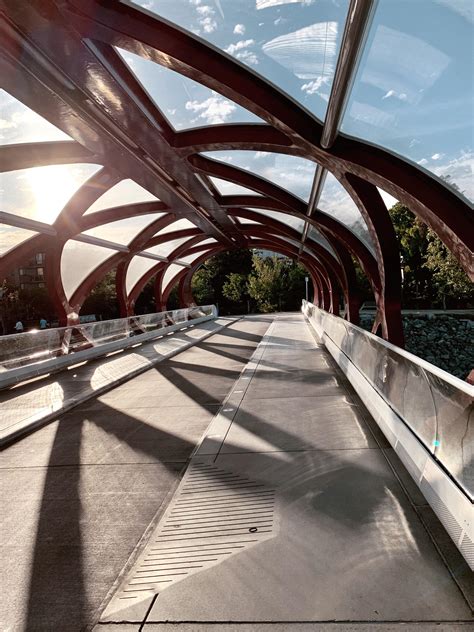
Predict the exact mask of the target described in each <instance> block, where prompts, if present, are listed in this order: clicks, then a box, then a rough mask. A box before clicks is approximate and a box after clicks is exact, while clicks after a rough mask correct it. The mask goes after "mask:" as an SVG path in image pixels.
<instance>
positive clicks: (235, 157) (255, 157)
mask: <svg viewBox="0 0 474 632" xmlns="http://www.w3.org/2000/svg"><path fill="white" fill-rule="evenodd" d="M204 156H207V157H208V158H212V159H214V160H219V161H220V162H225V163H228V164H230V165H232V166H233V167H238V168H239V169H245V171H250V172H251V173H254V174H256V175H258V176H260V177H261V178H265V179H266V180H269V181H270V182H271V183H272V184H275V185H277V186H279V187H282V188H283V189H287V190H288V191H290V192H291V193H293V194H294V195H297V196H298V197H300V198H302V199H303V200H305V201H308V199H309V194H310V193H311V185H312V184H313V178H314V172H315V170H316V166H315V164H314V162H312V161H311V160H306V159H305V158H299V157H297V156H288V155H286V154H277V153H274V152H269V151H246V150H236V151H208V152H206V153H204Z"/></svg>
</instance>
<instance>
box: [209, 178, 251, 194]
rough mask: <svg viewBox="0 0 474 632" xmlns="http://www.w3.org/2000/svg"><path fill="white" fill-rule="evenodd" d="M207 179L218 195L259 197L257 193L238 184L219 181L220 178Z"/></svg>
mask: <svg viewBox="0 0 474 632" xmlns="http://www.w3.org/2000/svg"><path fill="white" fill-rule="evenodd" d="M209 179H210V180H211V182H212V184H213V185H214V186H215V187H216V189H217V190H218V192H219V193H220V195H261V194H260V193H258V192H257V191H253V190H252V189H247V188H246V187H242V186H240V184H234V183H233V182H229V181H228V180H221V179H220V178H215V177H214V176H209Z"/></svg>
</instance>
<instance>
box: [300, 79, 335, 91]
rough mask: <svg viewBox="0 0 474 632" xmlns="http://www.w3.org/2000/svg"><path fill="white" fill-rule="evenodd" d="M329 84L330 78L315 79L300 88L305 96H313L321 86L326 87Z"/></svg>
mask: <svg viewBox="0 0 474 632" xmlns="http://www.w3.org/2000/svg"><path fill="white" fill-rule="evenodd" d="M329 82H330V77H316V79H314V81H309V82H308V83H304V84H303V85H302V86H301V90H303V92H306V94H315V93H318V94H319V91H320V90H321V88H322V87H323V86H328V85H329Z"/></svg>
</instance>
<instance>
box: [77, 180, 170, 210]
mask: <svg viewBox="0 0 474 632" xmlns="http://www.w3.org/2000/svg"><path fill="white" fill-rule="evenodd" d="M158 201H159V200H158V198H157V197H155V196H154V195H153V194H152V193H150V192H149V191H147V190H146V189H144V188H143V187H141V186H140V185H139V184H137V183H136V182H135V181H134V180H128V179H127V180H121V181H120V182H118V183H117V184H116V185H114V186H113V187H111V188H110V189H108V190H107V191H106V192H105V193H103V194H102V195H101V196H100V198H98V199H97V200H96V201H95V202H94V204H92V205H91V206H89V208H88V209H87V211H86V212H85V213H84V215H88V214H89V213H95V212H96V211H102V210H104V209H106V208H113V207H114V206H127V204H138V203H139V202H158Z"/></svg>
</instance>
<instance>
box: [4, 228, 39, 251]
mask: <svg viewBox="0 0 474 632" xmlns="http://www.w3.org/2000/svg"><path fill="white" fill-rule="evenodd" d="M37 234H38V233H35V232H34V231H32V230H26V228H17V227H16V226H9V225H7V224H0V256H3V255H4V254H6V253H7V252H8V251H9V250H10V249H11V248H14V247H15V246H19V245H20V244H21V243H22V242H23V241H26V240H27V239H29V238H30V237H33V235H37Z"/></svg>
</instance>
